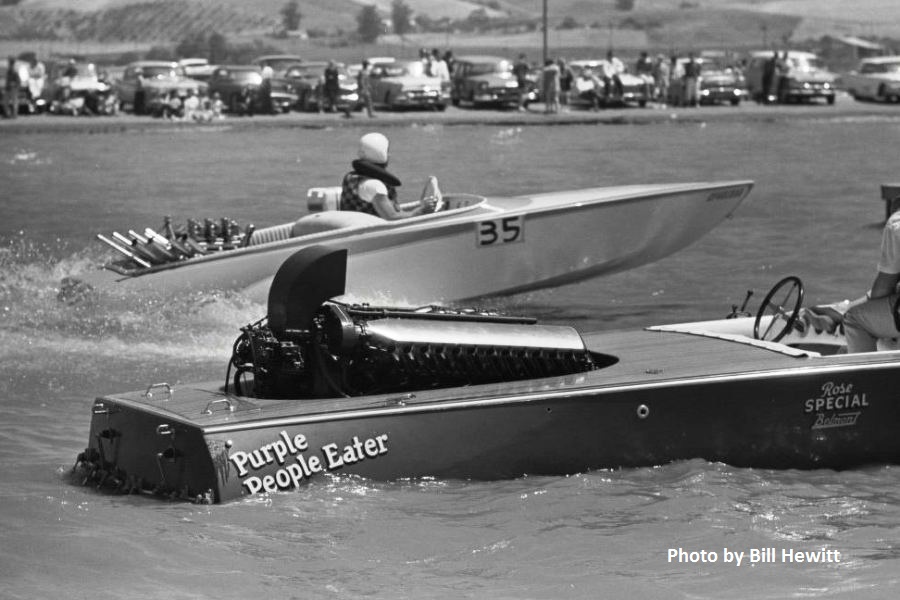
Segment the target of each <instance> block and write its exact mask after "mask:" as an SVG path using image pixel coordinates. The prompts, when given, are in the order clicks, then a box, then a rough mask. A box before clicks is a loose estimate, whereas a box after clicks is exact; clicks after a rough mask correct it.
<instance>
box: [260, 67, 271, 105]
mask: <svg viewBox="0 0 900 600" xmlns="http://www.w3.org/2000/svg"><path fill="white" fill-rule="evenodd" d="M260 75H261V76H262V82H260V84H259V103H260V108H262V110H263V112H266V113H274V112H275V107H274V106H273V105H272V77H274V76H275V71H274V70H273V69H272V67H271V66H270V65H265V66H264V67H263V68H262V70H261V71H260Z"/></svg>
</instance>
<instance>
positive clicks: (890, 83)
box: [841, 56, 900, 102]
mask: <svg viewBox="0 0 900 600" xmlns="http://www.w3.org/2000/svg"><path fill="white" fill-rule="evenodd" d="M841 85H842V86H843V88H844V89H845V90H847V93H848V94H850V95H851V96H853V97H854V98H855V99H857V100H875V101H878V102H900V56H873V57H871V58H864V59H862V61H860V63H859V67H858V68H857V69H856V70H855V71H850V72H849V73H846V74H845V75H843V76H841Z"/></svg>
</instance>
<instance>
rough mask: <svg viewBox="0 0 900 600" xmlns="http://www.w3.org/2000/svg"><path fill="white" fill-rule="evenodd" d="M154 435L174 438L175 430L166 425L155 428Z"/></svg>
mask: <svg viewBox="0 0 900 600" xmlns="http://www.w3.org/2000/svg"><path fill="white" fill-rule="evenodd" d="M156 435H171V436H172V437H175V429H174V428H173V427H172V426H171V425H169V424H168V423H163V424H162V425H157V426H156Z"/></svg>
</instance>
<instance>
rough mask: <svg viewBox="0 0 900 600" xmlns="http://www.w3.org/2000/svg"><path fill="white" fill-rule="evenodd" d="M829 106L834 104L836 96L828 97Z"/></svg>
mask: <svg viewBox="0 0 900 600" xmlns="http://www.w3.org/2000/svg"><path fill="white" fill-rule="evenodd" d="M827 101H828V104H834V96H828V99H827Z"/></svg>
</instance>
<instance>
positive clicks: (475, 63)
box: [451, 56, 536, 108]
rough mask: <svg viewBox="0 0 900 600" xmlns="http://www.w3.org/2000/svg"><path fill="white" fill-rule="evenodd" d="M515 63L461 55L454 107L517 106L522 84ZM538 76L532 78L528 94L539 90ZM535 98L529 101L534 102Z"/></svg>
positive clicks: (456, 64)
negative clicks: (515, 73)
mask: <svg viewBox="0 0 900 600" xmlns="http://www.w3.org/2000/svg"><path fill="white" fill-rule="evenodd" d="M512 68H513V63H512V61H509V60H507V59H505V58H502V57H499V56H460V57H458V58H456V59H455V60H454V65H453V74H452V92H451V100H452V102H453V105H454V106H461V105H465V106H471V107H472V108H478V107H485V106H494V107H516V106H518V105H519V84H518V82H517V81H516V77H515V75H513V72H512ZM535 88H536V85H535V77H531V78H529V89H528V93H529V94H533V93H534V91H535ZM533 99H534V98H528V99H526V103H527V101H528V100H533Z"/></svg>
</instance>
